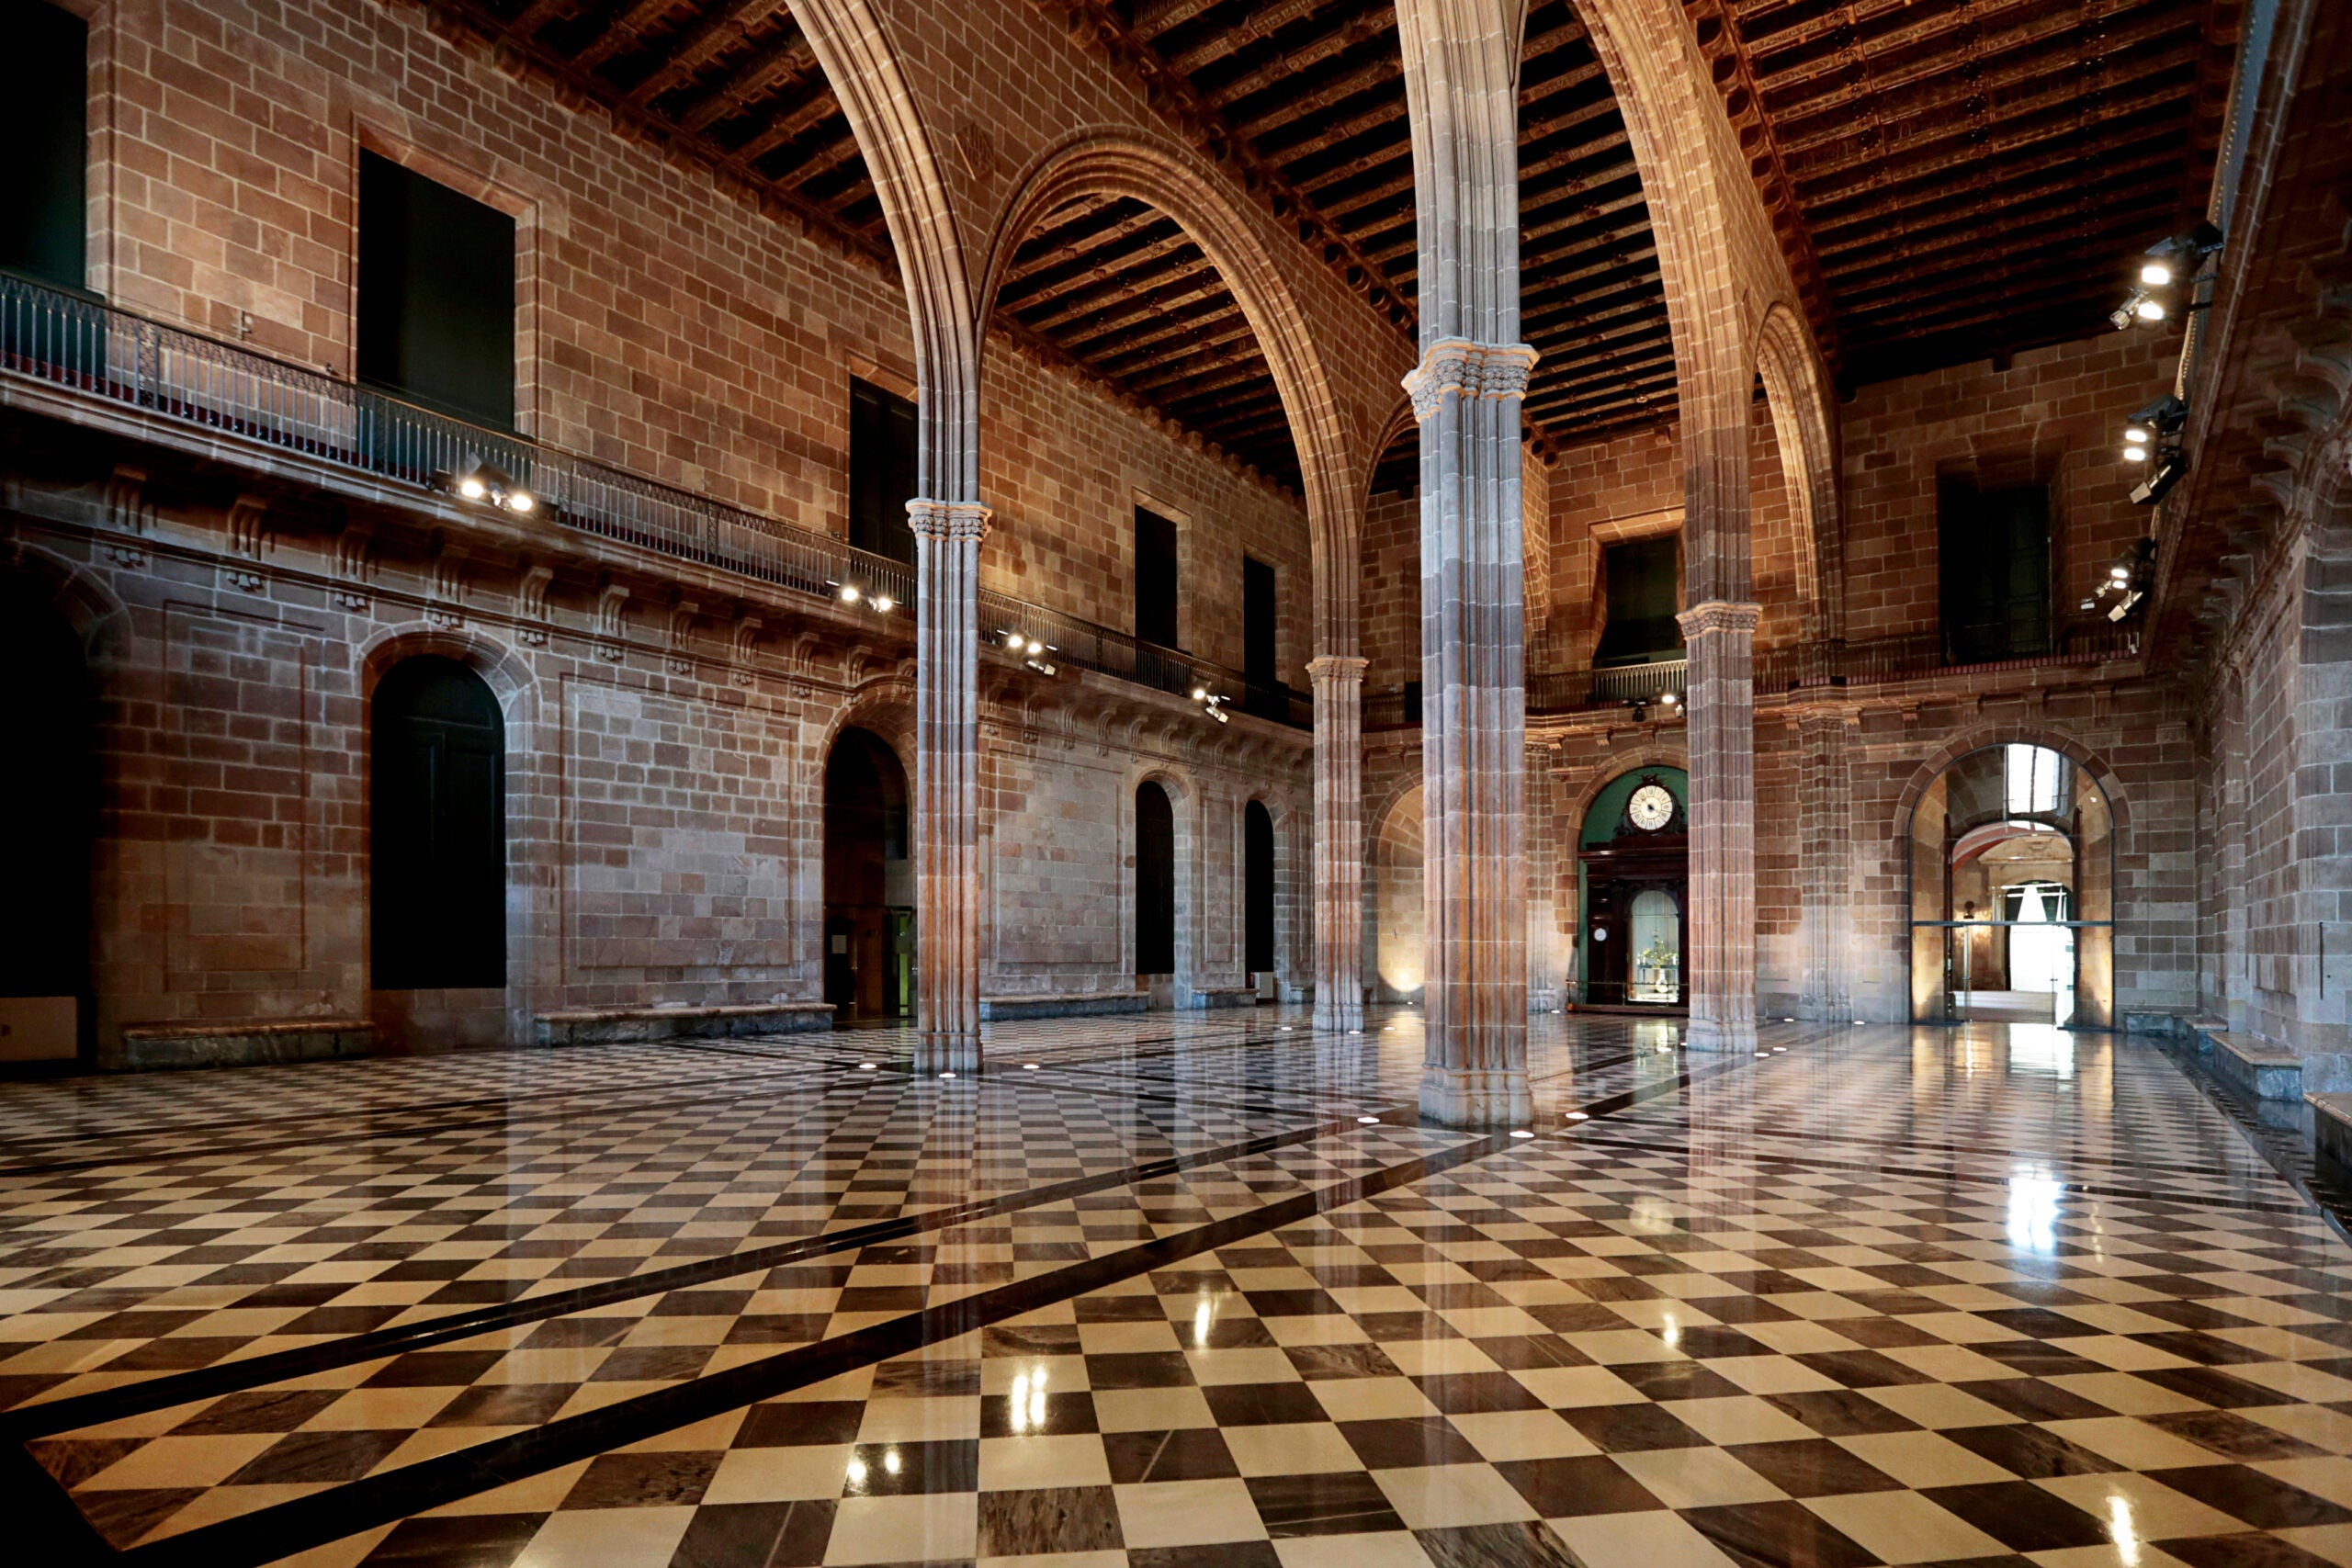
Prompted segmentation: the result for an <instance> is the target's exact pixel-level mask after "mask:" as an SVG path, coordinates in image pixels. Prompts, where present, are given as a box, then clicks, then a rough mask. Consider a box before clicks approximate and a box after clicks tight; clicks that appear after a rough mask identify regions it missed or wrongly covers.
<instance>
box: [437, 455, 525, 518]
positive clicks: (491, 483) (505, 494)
mask: <svg viewBox="0 0 2352 1568" xmlns="http://www.w3.org/2000/svg"><path fill="white" fill-rule="evenodd" d="M433 488H434V489H435V490H437V491H442V492H444V493H445V494H448V495H454V496H456V497H457V498H458V499H459V500H460V501H470V502H475V503H477V504H478V505H481V506H494V507H496V508H498V510H500V511H501V512H514V513H525V512H530V511H532V510H534V509H536V508H537V506H538V504H539V502H538V498H537V496H535V495H533V494H532V493H531V492H530V491H527V490H525V489H524V488H523V487H522V486H521V485H518V484H516V483H515V480H514V479H513V478H512V477H511V476H509V475H508V474H507V472H506V471H505V470H504V469H503V468H498V467H496V466H494V465H492V464H491V463H489V462H486V461H484V460H483V459H481V458H480V457H476V458H475V459H474V460H473V461H472V462H470V463H468V464H467V465H466V466H465V467H464V468H458V469H454V470H452V469H449V468H442V469H439V470H437V471H436V472H435V474H434V476H433Z"/></svg>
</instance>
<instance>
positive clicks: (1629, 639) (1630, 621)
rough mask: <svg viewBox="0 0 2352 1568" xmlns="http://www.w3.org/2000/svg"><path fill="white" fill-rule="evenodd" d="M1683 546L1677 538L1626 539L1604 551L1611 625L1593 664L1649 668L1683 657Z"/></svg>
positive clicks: (1603, 572) (1608, 623)
mask: <svg viewBox="0 0 2352 1568" xmlns="http://www.w3.org/2000/svg"><path fill="white" fill-rule="evenodd" d="M1680 543H1681V541H1680V539H1679V536H1676V535H1673V534H1659V535H1657V536H1653V537H1650V538H1646V539H1627V540H1625V541H1623V543H1622V544H1615V545H1606V546H1603V547H1601V552H1600V571H1601V577H1602V580H1603V581H1605V583H1606V584H1607V590H1606V592H1607V599H1606V604H1607V612H1608V619H1607V620H1606V621H1605V622H1604V623H1603V624H1602V626H1601V630H1600V647H1599V648H1597V649H1594V650H1593V655H1592V661H1593V663H1594V664H1596V665H1604V664H1647V663H1650V662H1652V661H1654V660H1661V659H1679V658H1681V657H1682V626H1681V623H1680V622H1679V621H1677V620H1676V619H1675V612H1676V611H1678V610H1679V609H1680V608H1681V607H1682V589H1681V583H1680V582H1679V581H1678V579H1679V572H1678V570H1677V565H1678V563H1677V560H1676V556H1677V553H1678V550H1679V545H1680Z"/></svg>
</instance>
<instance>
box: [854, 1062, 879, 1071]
mask: <svg viewBox="0 0 2352 1568" xmlns="http://www.w3.org/2000/svg"><path fill="white" fill-rule="evenodd" d="M876 1066H879V1064H878V1063H875V1062H860V1063H859V1064H858V1065H857V1070H858V1071H859V1072H861V1073H870V1072H872V1071H873V1070H874V1069H875V1068H876Z"/></svg>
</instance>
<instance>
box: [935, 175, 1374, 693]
mask: <svg viewBox="0 0 2352 1568" xmlns="http://www.w3.org/2000/svg"><path fill="white" fill-rule="evenodd" d="M1088 196H1115V197H1128V198H1130V199H1132V200H1135V201H1139V202H1142V203H1144V204H1145V205H1146V206H1148V207H1151V208H1154V209H1158V210H1159V211H1160V212H1162V213H1165V214H1166V215H1167V216H1168V217H1169V218H1170V220H1173V221H1174V222H1175V223H1176V225H1177V226H1178V227H1179V228H1181V229H1182V230H1183V231H1184V232H1185V234H1186V235H1187V236H1188V237H1189V238H1191V240H1192V241H1193V243H1194V244H1196V245H1198V246H1200V248H1201V252H1202V254H1204V255H1205V256H1207V257H1208V259H1209V262H1210V265H1213V266H1215V267H1216V271H1217V275H1218V276H1220V277H1222V278H1223V279H1224V280H1225V285H1226V287H1227V288H1229V289H1231V290H1232V291H1233V299H1234V302H1235V303H1236V304H1237V305H1238V306H1239V307H1240V309H1241V313H1242V316H1243V317H1244V318H1245V319H1246V320H1247V321H1249V323H1250V331H1251V332H1252V333H1256V334H1257V338H1258V345H1259V348H1260V350H1261V352H1262V353H1263V354H1264V355H1265V356H1266V366H1267V368H1268V369H1269V370H1271V371H1272V374H1273V378H1274V389H1275V391H1276V392H1277V393H1278V394H1279V395H1280V397H1281V398H1282V402H1283V414H1284V415H1285V416H1286V417H1287V419H1288V420H1289V423H1290V428H1291V440H1292V443H1293V445H1294V446H1296V447H1297V449H1298V466H1299V473H1300V476H1301V482H1302V485H1303V487H1304V490H1305V494H1306V525H1307V534H1308V540H1309V544H1310V546H1311V547H1312V554H1313V560H1314V570H1315V650H1316V651H1317V653H1318V654H1341V655H1352V654H1353V653H1354V652H1355V648H1356V583H1355V574H1354V570H1353V567H1354V561H1355V536H1354V530H1355V525H1356V522H1357V519H1358V518H1359V516H1360V515H1361V513H1362V510H1363V507H1362V501H1361V491H1362V485H1361V484H1360V483H1358V482H1357V479H1358V474H1357V470H1358V468H1360V467H1362V466H1363V464H1361V463H1359V462H1357V461H1354V460H1351V453H1350V450H1349V443H1348V438H1347V426H1346V422H1345V420H1344V419H1343V418H1342V417H1341V412H1340V402H1339V400H1338V398H1337V397H1336V396H1335V394H1334V393H1333V390H1332V387H1331V382H1330V378H1329V376H1328V375H1327V374H1326V373H1325V370H1324V367H1323V359H1322V355H1321V352H1320V351H1319V350H1318V349H1317V347H1316V344H1315V334H1314V333H1313V332H1312V331H1311V330H1310V329H1309V327H1308V324H1307V321H1306V312H1305V311H1304V310H1302V309H1301V308H1300V306H1299V303H1298V299H1297V297H1296V296H1295V294H1294V293H1293V292H1292V290H1291V288H1290V286H1289V285H1288V284H1287V283H1285V282H1284V281H1283V276H1282V273H1281V271H1280V269H1278V268H1277V267H1276V266H1275V265H1274V260H1273V256H1272V254H1271V253H1270V252H1269V251H1268V250H1267V248H1266V246H1265V244H1264V243H1263V241H1262V240H1261V238H1260V236H1259V234H1258V231H1256V229H1254V228H1253V227H1252V226H1251V224H1250V222H1249V220H1246V219H1245V218H1244V217H1243V216H1242V214H1241V212H1240V211H1239V210H1238V209H1237V208H1235V206H1234V205H1233V203H1232V202H1231V201H1230V200H1228V199H1227V197H1226V195H1225V193H1224V192H1223V191H1222V190H1221V189H1220V188H1219V187H1218V185H1217V179H1216V175H1215V174H1214V172H1213V171H1212V170H1211V169H1209V168H1208V167H1207V166H1206V165H1205V164H1203V163H1202V162H1201V160H1200V159H1199V158H1198V157H1197V156H1196V155H1194V154H1193V153H1192V152H1187V151H1185V150H1184V149H1182V148H1181V147H1178V146H1175V145H1174V144H1172V143H1166V142H1160V141H1148V140H1145V139H1144V138H1142V137H1139V136H1137V135H1136V134H1135V133H1133V132H1129V131H1125V130H1103V129H1097V130H1081V131H1078V132H1076V133H1074V134H1072V135H1070V136H1069V137H1067V138H1065V139H1064V140H1063V141H1060V142H1059V143H1057V145H1055V146H1054V147H1052V148H1051V149H1049V150H1048V151H1046V152H1045V153H1044V154H1043V155H1041V156H1040V157H1039V158H1038V159H1037V160H1036V161H1035V162H1034V163H1033V164H1031V165H1030V167H1029V168H1028V169H1027V170H1026V171H1024V172H1023V175H1022V176H1021V178H1020V179H1019V181H1018V182H1017V184H1016V186H1015V188H1014V194H1013V197H1012V201H1011V202H1010V203H1009V204H1008V205H1007V207H1006V209H1005V212H1004V216H1003V217H1002V218H1001V220H999V222H998V224H997V229H996V232H995V235H994V237H993V238H992V239H991V240H990V242H989V254H988V261H987V265H986V266H985V268H984V269H983V271H982V273H981V275H980V276H981V286H980V291H979V303H980V318H979V319H980V324H981V328H982V331H983V333H985V331H986V328H987V325H988V321H989V317H990V314H991V313H992V311H993V310H994V307H995V303H996V295H997V289H998V287H999V285H1000V284H1001V281H1002V280H1003V277H1004V275H1005V272H1006V270H1007V268H1008V267H1009V266H1010V265H1012V255H1013V253H1014V251H1015V250H1016V249H1018V248H1019V246H1020V244H1021V243H1022V241H1023V240H1024V239H1026V238H1027V237H1028V235H1029V233H1030V232H1031V231H1033V230H1034V229H1035V227H1036V225H1037V223H1038V222H1039V220H1042V219H1043V218H1044V217H1045V216H1046V214H1047V213H1049V212H1051V211H1053V210H1054V209H1057V208H1058V207H1061V206H1062V205H1064V204H1065V203H1067V202H1069V201H1073V200H1075V199H1077V198H1079V197H1088Z"/></svg>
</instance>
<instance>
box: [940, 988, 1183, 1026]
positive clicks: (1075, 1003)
mask: <svg viewBox="0 0 2352 1568" xmlns="http://www.w3.org/2000/svg"><path fill="white" fill-rule="evenodd" d="M1150 1004H1151V994H1150V993H1149V992H1148V991H1065V992H1061V993H1059V994H1057V995H1042V994H1041V995H1036V996H1021V997H982V998H980V1019H981V1021H982V1022H989V1023H992V1022H995V1021H999V1020H1007V1019H1016V1018H1082V1017H1088V1016H1091V1015H1094V1014H1098V1013H1111V1012H1142V1011H1144V1010H1147V1009H1148V1007H1149V1006H1150Z"/></svg>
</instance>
